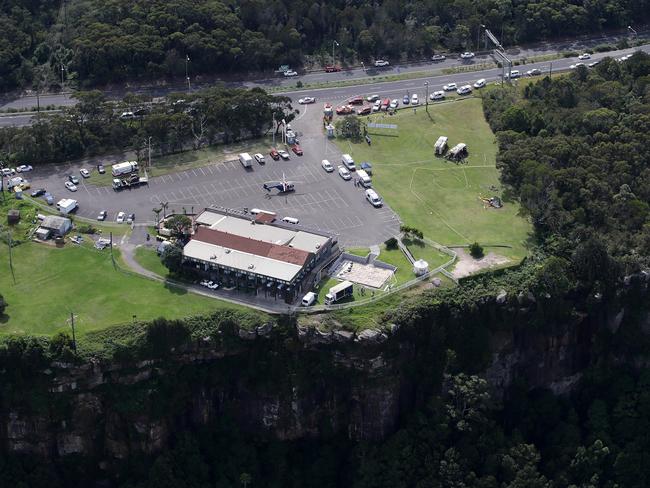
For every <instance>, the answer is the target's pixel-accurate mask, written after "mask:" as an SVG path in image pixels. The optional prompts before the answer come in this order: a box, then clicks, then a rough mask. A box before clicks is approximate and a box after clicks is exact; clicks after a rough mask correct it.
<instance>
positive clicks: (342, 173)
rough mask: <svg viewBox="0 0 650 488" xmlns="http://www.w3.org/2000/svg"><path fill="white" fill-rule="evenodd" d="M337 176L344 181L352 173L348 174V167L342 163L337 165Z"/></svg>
mask: <svg viewBox="0 0 650 488" xmlns="http://www.w3.org/2000/svg"><path fill="white" fill-rule="evenodd" d="M339 176H340V177H341V178H343V179H344V180H346V181H347V180H349V179H352V175H351V174H350V172H349V171H348V169H347V168H346V167H345V166H343V165H341V166H339Z"/></svg>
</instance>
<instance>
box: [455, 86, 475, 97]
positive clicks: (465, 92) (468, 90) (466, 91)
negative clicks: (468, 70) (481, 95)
mask: <svg viewBox="0 0 650 488" xmlns="http://www.w3.org/2000/svg"><path fill="white" fill-rule="evenodd" d="M456 93H458V94H459V95H469V94H470V93H472V87H471V86H469V85H463V86H461V87H460V88H459V89H458V90H456Z"/></svg>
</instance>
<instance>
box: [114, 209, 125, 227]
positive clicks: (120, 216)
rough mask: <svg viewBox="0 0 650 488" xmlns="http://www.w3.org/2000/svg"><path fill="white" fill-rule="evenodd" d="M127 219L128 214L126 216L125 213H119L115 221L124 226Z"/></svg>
mask: <svg viewBox="0 0 650 488" xmlns="http://www.w3.org/2000/svg"><path fill="white" fill-rule="evenodd" d="M125 218H126V214H125V213H124V212H119V213H118V214H117V218H116V219H115V221H116V222H117V223H118V224H123V223H124V219H125Z"/></svg>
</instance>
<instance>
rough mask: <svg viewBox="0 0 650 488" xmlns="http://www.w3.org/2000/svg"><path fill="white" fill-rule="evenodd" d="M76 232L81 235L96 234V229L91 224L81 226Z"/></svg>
mask: <svg viewBox="0 0 650 488" xmlns="http://www.w3.org/2000/svg"><path fill="white" fill-rule="evenodd" d="M77 230H78V231H79V232H80V233H81V234H97V229H96V228H95V227H94V226H93V225H92V224H82V225H80V226H79V227H78V228H77Z"/></svg>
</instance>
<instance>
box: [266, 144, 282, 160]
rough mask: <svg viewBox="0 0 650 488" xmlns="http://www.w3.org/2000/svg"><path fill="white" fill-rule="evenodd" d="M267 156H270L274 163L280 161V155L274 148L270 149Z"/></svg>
mask: <svg viewBox="0 0 650 488" xmlns="http://www.w3.org/2000/svg"><path fill="white" fill-rule="evenodd" d="M269 156H271V158H272V159H273V160H274V161H277V160H278V159H280V153H278V150H277V149H276V148H274V147H272V148H271V150H270V151H269Z"/></svg>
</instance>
